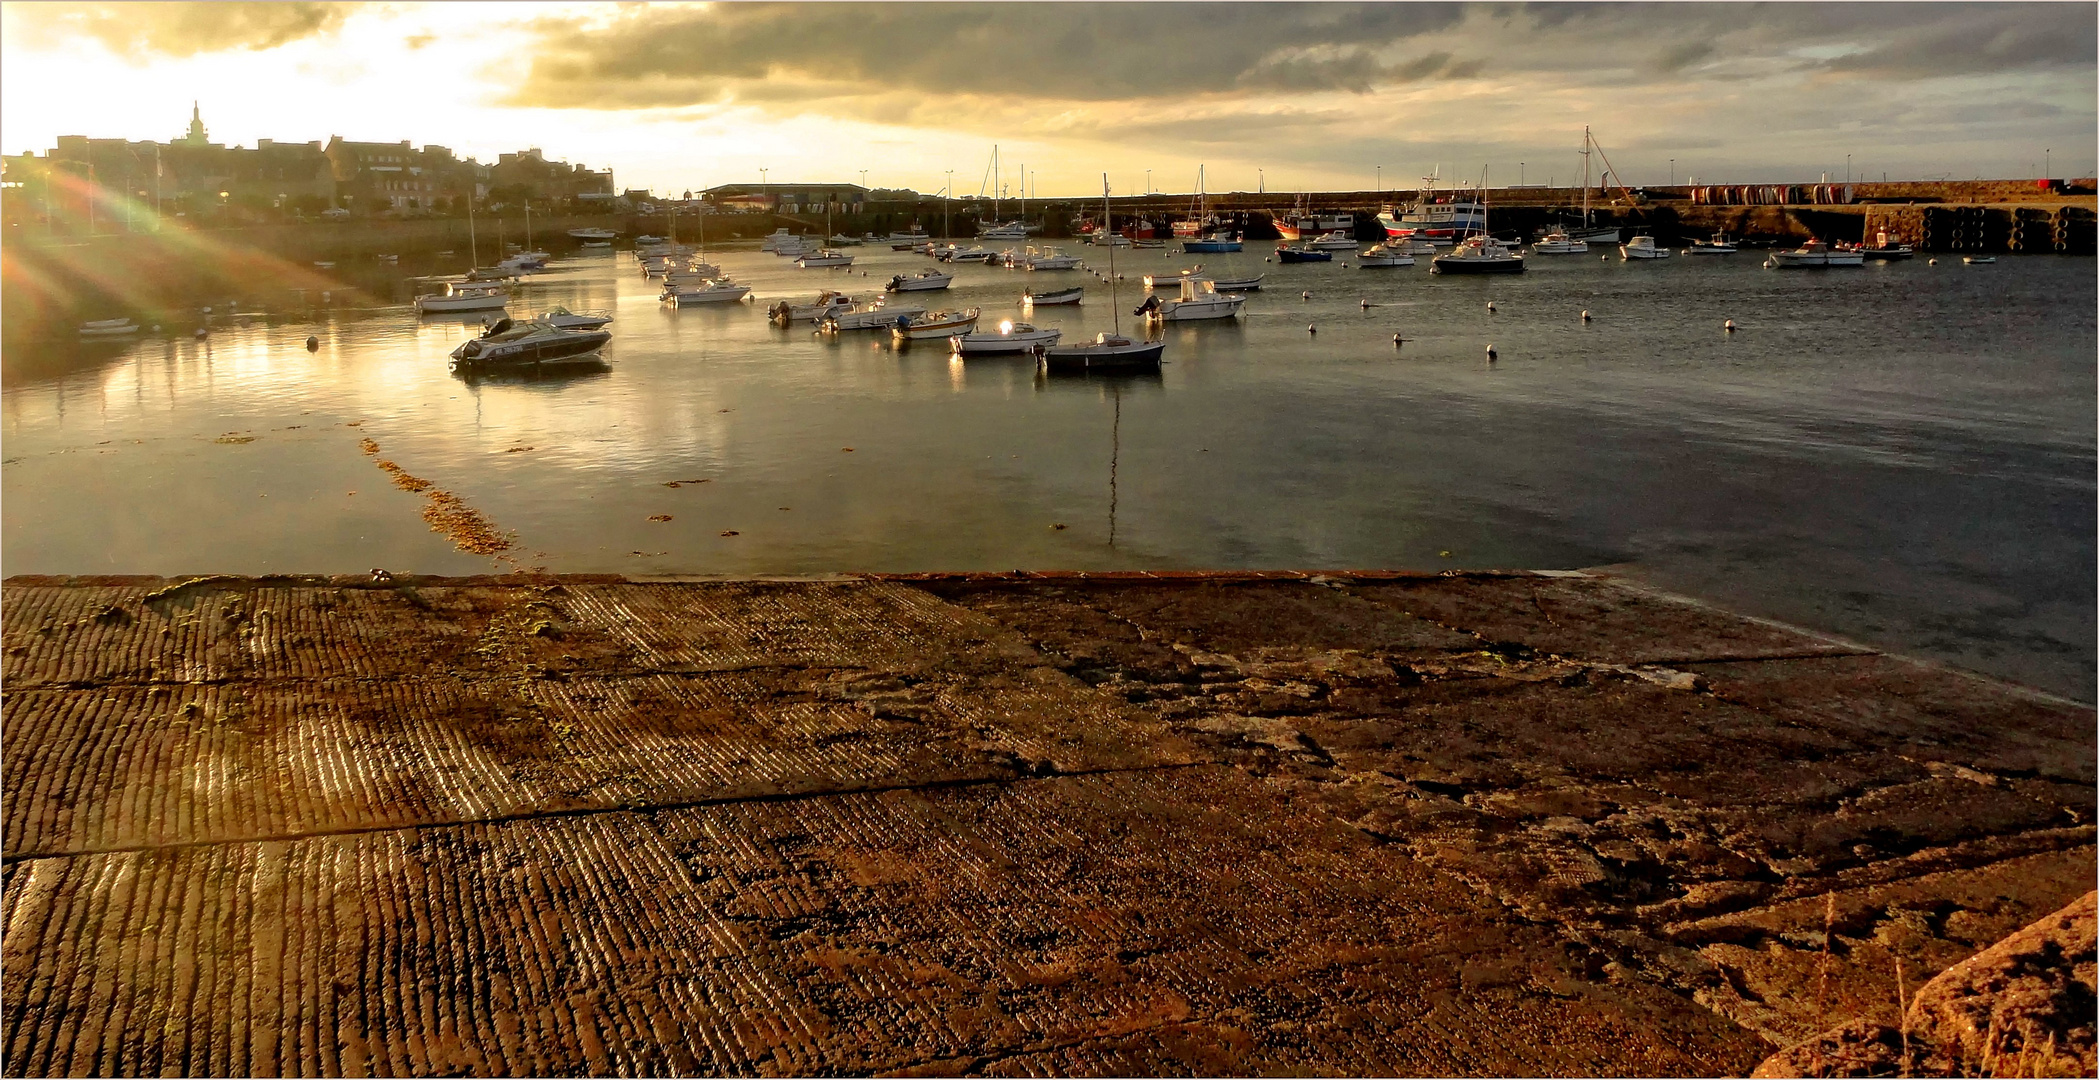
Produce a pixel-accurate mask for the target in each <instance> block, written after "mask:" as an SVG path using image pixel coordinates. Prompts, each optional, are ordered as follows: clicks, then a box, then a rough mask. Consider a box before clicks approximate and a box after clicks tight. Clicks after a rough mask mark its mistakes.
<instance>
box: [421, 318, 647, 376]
mask: <svg viewBox="0 0 2099 1080" xmlns="http://www.w3.org/2000/svg"><path fill="white" fill-rule="evenodd" d="M611 340H612V334H611V332H610V331H606V330H563V329H561V328H560V327H558V326H554V325H552V324H550V323H545V322H540V321H538V320H536V319H528V320H525V321H523V322H515V321H512V320H510V319H498V320H497V321H496V324H495V325H494V326H491V327H489V328H488V329H487V330H486V331H484V332H483V333H482V335H481V336H480V337H477V338H475V339H473V340H472V341H468V342H465V343H463V344H461V345H460V346H459V347H458V348H456V349H453V350H452V366H453V367H477V368H490V367H513V366H532V365H540V364H553V363H561V362H564V361H576V360H581V359H584V358H585V357H588V356H590V355H591V354H593V353H596V352H597V351H598V350H599V349H600V348H602V347H603V346H604V344H605V343H606V342H608V341H611Z"/></svg>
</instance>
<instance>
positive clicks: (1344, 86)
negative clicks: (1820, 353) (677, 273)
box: [0, 3, 2099, 198]
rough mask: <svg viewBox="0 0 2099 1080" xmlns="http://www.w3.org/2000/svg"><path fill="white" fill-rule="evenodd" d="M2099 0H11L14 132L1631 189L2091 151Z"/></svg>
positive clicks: (894, 175)
mask: <svg viewBox="0 0 2099 1080" xmlns="http://www.w3.org/2000/svg"><path fill="white" fill-rule="evenodd" d="M2094 10H2095V9H2093V8H2092V7H2091V6H2090V5H2067V4H2003V5H1968V4H1946V5H1929V6H1924V7H1890V6H1887V5H1872V6H1870V7H1869V6H1867V5H1823V6H1820V7H1814V8H1810V7H1808V6H1805V5H1798V6H1787V5H1780V6H1778V7H1776V8H1752V7H1748V6H1743V5H1695V6H1693V5H1649V6H1635V7H1630V8H1628V7H1623V6H1613V5H1587V4H1567V5H1549V6H1545V7H1513V8H1512V7H1483V6H1462V5H1461V6H1456V7H1445V6H1431V5H1410V4H1396V5H1395V4H1388V5H1367V6H1365V5H1338V4H1296V5H1261V4H1246V5H1151V4H1128V5H1097V4H1022V5H985V4H952V5H897V6H889V7H880V8H875V7H864V6H860V5H850V4H845V5H822V6H796V5H767V4H751V5H729V6H725V7H715V6H700V7H693V6H688V5H639V6H624V5H623V6H616V7H615V6H611V5H602V4H547V5H533V4H523V5H505V4H490V5H473V6H470V7H468V8H466V9H456V8H447V7H443V6H427V5H360V4H297V3H293V4H268V5H242V4H226V5H213V6H211V7H209V8H198V7H194V6H189V5H182V4H175V5H161V6H156V5H145V6H131V5H123V4H118V5H99V6H94V7H88V6H82V5H65V4H54V5H19V4H8V5H5V6H4V7H0V12H4V15H5V19H6V24H7V25H6V31H7V32H6V34H5V35H4V37H0V51H4V58H0V59H4V63H0V84H4V85H0V90H4V91H5V93H4V94H0V151H4V152H5V153H7V154H8V155H10V156H14V155H19V154H21V153H23V152H25V151H32V152H36V153H39V154H41V153H43V152H45V151H46V150H47V149H48V148H49V147H51V146H53V145H54V144H55V141H56V139H57V138H58V137H59V136H63V135H80V136H87V137H89V138H123V139H129V140H137V141H144V140H155V141H158V140H165V139H168V138H169V137H170V135H171V133H173V132H174V131H178V130H179V129H180V126H181V124H182V123H183V122H185V121H186V120H187V119H188V116H187V111H188V104H189V102H190V101H191V100H192V99H195V100H197V101H200V102H201V103H202V112H203V114H204V117H205V118H206V120H207V121H209V123H210V125H211V129H212V133H213V141H214V142H219V143H223V144H225V145H228V146H253V145H256V144H257V143H258V142H259V141H260V140H263V139H271V140H276V141H278V142H282V143H291V142H310V141H312V140H316V139H322V140H325V139H327V138H329V137H331V136H339V137H342V138H345V139H350V140H359V141H371V142H398V141H399V140H401V139H404V138H405V139H407V140H409V141H410V142H411V143H413V144H415V145H417V146H422V145H425V144H435V145H441V146H445V147H450V148H452V149H453V150H454V151H455V152H456V153H458V154H459V155H460V156H461V157H473V158H477V159H481V160H492V159H494V158H495V157H496V155H497V154H499V153H503V152H511V151H515V150H516V149H518V148H520V147H525V146H532V147H539V148H543V149H544V150H545V151H546V152H547V154H548V156H549V157H554V158H563V159H567V160H576V161H586V162H589V163H590V164H591V165H593V166H594V167H597V168H600V169H610V170H612V171H613V173H614V174H615V176H616V177H617V182H618V187H619V188H621V189H626V188H642V189H649V190H653V191H656V192H659V193H676V192H679V191H682V190H684V189H688V188H689V189H693V190H701V189H704V188H707V187H712V186H717V185H720V184H725V183H757V182H763V181H767V180H770V181H774V182H782V181H785V182H796V183H858V184H861V185H862V186H865V187H868V188H908V189H911V190H915V191H919V192H924V193H928V194H932V193H936V192H938V191H940V190H941V189H943V188H945V187H948V186H949V184H950V178H952V189H951V190H952V192H953V193H954V194H956V195H958V196H967V195H975V194H983V195H987V196H988V195H994V194H999V195H1003V197H1006V198H1014V197H1018V196H1019V195H1021V194H1026V195H1028V196H1029V197H1035V196H1038V195H1039V196H1043V197H1065V198H1069V197H1083V196H1086V195H1089V194H1097V193H1098V187H1099V183H1100V175H1101V173H1102V172H1103V171H1105V172H1107V173H1109V174H1110V177H1111V180H1112V182H1113V183H1114V186H1115V188H1116V190H1117V192H1118V193H1134V192H1138V191H1152V190H1156V191H1188V190H1192V189H1193V188H1194V186H1195V184H1196V171H1197V168H1198V167H1202V168H1203V169H1204V172H1205V175H1206V178H1207V180H1206V186H1207V187H1208V188H1209V189H1210V190H1212V191H1231V190H1239V191H1256V190H1266V191H1271V192H1288V191H1294V190H1319V189H1346V190H1369V189H1372V188H1378V189H1386V190H1411V189H1412V188H1413V187H1415V186H1417V184H1418V182H1419V178H1420V177H1422V176H1423V175H1426V174H1429V173H1431V172H1434V173H1437V174H1439V175H1440V177H1441V179H1442V181H1443V182H1445V183H1451V182H1465V181H1475V180H1477V179H1479V177H1480V175H1481V173H1482V172H1485V173H1486V175H1487V178H1488V180H1489V182H1490V183H1493V184H1495V185H1505V184H1514V183H1524V184H1546V183H1553V184H1556V185H1561V186H1564V185H1567V184H1569V183H1571V182H1573V181H1574V180H1575V179H1577V178H1578V177H1579V175H1580V170H1581V165H1582V162H1581V158H1580V156H1579V150H1580V144H1581V138H1582V129H1583V127H1584V126H1592V127H1594V128H1595V129H1596V133H1597V139H1598V141H1599V143H1600V144H1601V145H1602V146H1603V147H1604V149H1605V150H1606V151H1607V152H1608V153H1609V154H1610V155H1611V157H1612V159H1613V163H1614V164H1615V165H1616V166H1617V169H1618V173H1619V177H1620V179H1622V180H1623V181H1624V182H1626V183H1628V184H1631V185H1635V186H1639V185H1649V186H1652V185H1662V184H1668V183H1677V184H1685V183H1692V182H1703V183H1764V182H1798V181H1812V180H1815V179H1817V178H1818V177H1819V176H1822V175H1827V176H1828V178H1829V179H1831V180H1833V181H1834V180H1842V179H1857V180H1865V179H1874V180H1877V179H1880V178H1881V177H1882V176H1883V175H1887V176H1888V177H1889V178H1891V179H1937V178H1946V177H1951V178H1960V179H1965V178H1968V177H1970V176H1977V177H1992V178H2018V177H2022V176H2038V175H2040V174H2041V173H2044V172H2046V173H2052V174H2053V175H2056V176H2081V175H2089V174H2090V172H2091V171H2092V170H2093V157H2094V153H2095V150H2094V142H2095V140H2094V135H2093V132H2094V129H2095V127H2099V110H2095V109H2094V107H2093V100H2094V98H2095V96H2099V72H2095V60H2094V48H2093V36H2094V28H2095V26H2099V22H2095V17H2094ZM812 19H815V20H816V21H817V22H818V23H819V24H821V26H820V28H825V29H827V30H828V31H829V32H828V33H827V34H822V35H818V36H819V37H820V38H822V39H824V40H829V41H831V42H832V44H831V45H830V46H827V48H826V49H819V50H815V51H814V53H813V54H812V53H811V51H810V50H809V49H808V48H807V42H808V36H807V35H806V34H797V33H795V32H793V31H794V28H795V27H796V26H797V25H798V24H809V23H810V22H811V20H812ZM807 28H808V27H807V26H806V25H805V26H804V29H807ZM1169 34H1170V35H1171V36H1172V38H1173V42H1174V44H1173V47H1172V48H1167V47H1166V45H1165V42H1166V35H1169ZM1191 46H1194V47H1191ZM819 61H821V62H819ZM83 70H85V71H91V72H93V73H94V78H92V79H87V80H80V79H79V78H78V73H79V72H81V71H83ZM61 71H63V72H65V73H69V74H70V75H71V76H72V82H73V84H74V85H76V86H79V87H80V90H79V91H78V92H77V93H76V92H69V93H68V94H66V95H50V94H38V93H34V92H32V87H34V86H36V85H43V84H46V82H45V80H49V79H55V78H58V77H60V72H61ZM258 86H260V87H271V88H276V90H277V92H270V93H257V92H255V88H256V87H258ZM170 91H177V92H170ZM994 145H997V146H998V147H999V158H1000V164H1001V168H1000V175H999V181H1000V182H999V184H998V185H997V188H996V189H994V188H993V186H992V183H991V181H990V179H989V175H988V174H989V172H990V158H991V153H992V148H993V146H994ZM1023 168H1024V169H1025V170H1026V172H1025V173H1024V174H1023V173H1022V172H1021V170H1022V169H1023ZM1023 176H1025V180H1023V179H1022V177H1023ZM1023 184H1025V188H1023Z"/></svg>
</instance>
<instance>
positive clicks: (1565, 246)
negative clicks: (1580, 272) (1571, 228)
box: [1531, 229, 1589, 255]
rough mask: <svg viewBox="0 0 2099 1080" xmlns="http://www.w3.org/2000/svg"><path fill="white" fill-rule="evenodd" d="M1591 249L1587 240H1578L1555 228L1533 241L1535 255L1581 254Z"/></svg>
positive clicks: (1532, 251)
mask: <svg viewBox="0 0 2099 1080" xmlns="http://www.w3.org/2000/svg"><path fill="white" fill-rule="evenodd" d="M1588 250H1589V242H1588V241H1587V240H1577V239H1575V238H1574V237H1572V236H1569V235H1567V234H1566V232H1564V231H1562V230H1558V229H1555V230H1553V231H1552V232H1549V233H1546V234H1545V235H1544V236H1541V237H1539V238H1538V239H1537V240H1535V241H1532V243H1531V254H1533V255H1580V254H1582V253H1584V252H1586V251H1588Z"/></svg>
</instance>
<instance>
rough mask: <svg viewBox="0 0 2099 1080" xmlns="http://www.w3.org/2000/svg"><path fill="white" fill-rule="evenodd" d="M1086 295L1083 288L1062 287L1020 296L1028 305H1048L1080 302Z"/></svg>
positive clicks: (1021, 300) (1022, 301)
mask: <svg viewBox="0 0 2099 1080" xmlns="http://www.w3.org/2000/svg"><path fill="white" fill-rule="evenodd" d="M1085 295H1086V290H1084V289H1064V290H1062V291H1059V292H1052V293H1028V294H1026V295H1024V296H1022V297H1021V298H1020V302H1021V303H1022V304H1025V305H1027V306H1028V307H1050V306H1053V305H1057V304H1076V303H1080V302H1081V301H1082V300H1083V299H1084V297H1085Z"/></svg>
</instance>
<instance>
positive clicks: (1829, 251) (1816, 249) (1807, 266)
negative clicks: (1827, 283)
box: [1764, 240, 1866, 270]
mask: <svg viewBox="0 0 2099 1080" xmlns="http://www.w3.org/2000/svg"><path fill="white" fill-rule="evenodd" d="M1764 265H1765V266H1767V267H1772V268H1775V269H1779V270H1821V269H1826V268H1828V267H1832V266H1864V265H1866V254H1865V252H1862V251H1859V250H1857V249H1855V248H1854V249H1851V250H1848V251H1847V250H1839V249H1835V248H1831V247H1830V246H1829V245H1828V244H1825V243H1823V242H1822V241H1821V240H1809V241H1808V242H1807V243H1805V244H1802V245H1800V246H1799V247H1797V248H1794V249H1793V250H1791V251H1774V252H1772V253H1771V257H1770V258H1769V259H1767V260H1765V262H1764Z"/></svg>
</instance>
